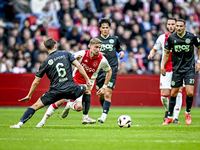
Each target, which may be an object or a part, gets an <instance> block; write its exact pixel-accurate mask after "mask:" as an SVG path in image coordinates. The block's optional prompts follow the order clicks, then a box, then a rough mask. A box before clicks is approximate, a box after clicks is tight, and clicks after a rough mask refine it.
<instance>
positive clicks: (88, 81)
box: [73, 60, 92, 90]
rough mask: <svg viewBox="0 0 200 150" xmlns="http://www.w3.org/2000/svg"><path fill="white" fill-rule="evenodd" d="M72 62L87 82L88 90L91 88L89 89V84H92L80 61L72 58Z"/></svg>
mask: <svg viewBox="0 0 200 150" xmlns="http://www.w3.org/2000/svg"><path fill="white" fill-rule="evenodd" d="M73 64H74V66H75V67H77V68H78V71H79V72H80V74H81V75H82V76H83V77H84V78H85V80H86V84H87V86H88V89H89V90H92V89H91V85H92V84H91V82H90V79H89V77H88V76H87V74H86V72H85V70H84V69H83V67H82V66H81V65H80V63H79V62H78V61H77V60H74V61H73Z"/></svg>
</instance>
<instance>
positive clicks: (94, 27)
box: [89, 18, 99, 38]
mask: <svg viewBox="0 0 200 150" xmlns="http://www.w3.org/2000/svg"><path fill="white" fill-rule="evenodd" d="M89 34H90V36H91V38H93V37H96V36H98V35H99V27H98V22H97V20H96V19H95V18H92V19H91V21H90V25H89Z"/></svg>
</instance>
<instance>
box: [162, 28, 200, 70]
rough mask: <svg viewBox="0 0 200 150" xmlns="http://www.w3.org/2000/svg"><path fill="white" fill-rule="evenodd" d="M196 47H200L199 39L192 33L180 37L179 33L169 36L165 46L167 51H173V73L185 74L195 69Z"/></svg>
mask: <svg viewBox="0 0 200 150" xmlns="http://www.w3.org/2000/svg"><path fill="white" fill-rule="evenodd" d="M194 45H195V46H196V47H197V48H198V47H199V46H200V40H199V38H198V37H197V36H196V35H195V34H192V33H190V32H187V31H185V34H184V35H183V36H182V37H180V36H178V35H177V33H174V34H172V35H170V36H169V38H168V39H167V42H166V44H165V50H168V51H170V50H172V64H173V72H177V73H185V72H187V71H188V70H189V69H191V68H193V67H195V60H194Z"/></svg>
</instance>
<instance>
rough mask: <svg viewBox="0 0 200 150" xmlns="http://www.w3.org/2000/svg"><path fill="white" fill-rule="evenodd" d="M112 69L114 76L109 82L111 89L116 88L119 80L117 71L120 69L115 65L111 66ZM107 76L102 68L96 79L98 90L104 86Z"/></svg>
mask: <svg viewBox="0 0 200 150" xmlns="http://www.w3.org/2000/svg"><path fill="white" fill-rule="evenodd" d="M111 69H112V76H111V78H110V81H109V83H108V86H107V87H108V88H109V89H112V90H113V89H114V88H115V83H116V80H117V71H118V67H117V66H113V67H111ZM105 78H106V72H105V71H103V70H100V71H99V73H98V76H97V79H96V89H97V91H98V90H99V89H100V88H101V87H102V86H103V84H104V82H105Z"/></svg>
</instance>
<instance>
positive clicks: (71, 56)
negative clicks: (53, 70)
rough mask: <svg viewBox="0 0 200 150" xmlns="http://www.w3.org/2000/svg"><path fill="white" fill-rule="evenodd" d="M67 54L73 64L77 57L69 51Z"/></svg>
mask: <svg viewBox="0 0 200 150" xmlns="http://www.w3.org/2000/svg"><path fill="white" fill-rule="evenodd" d="M66 53H67V54H66V55H67V58H68V59H69V61H70V62H71V64H72V63H73V62H74V61H75V60H76V58H75V57H74V56H73V55H72V54H71V53H69V52H66Z"/></svg>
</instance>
